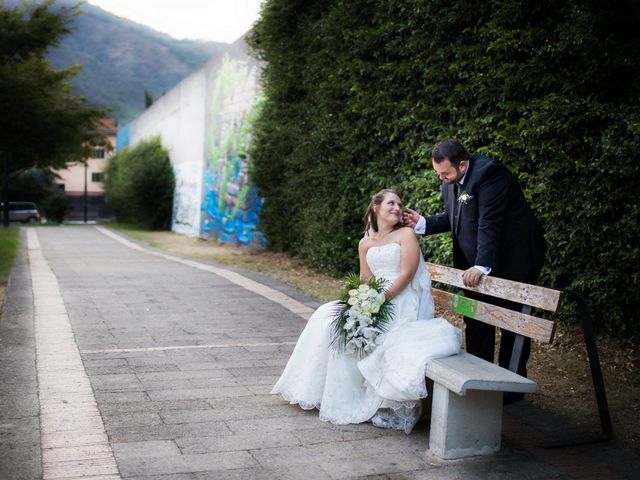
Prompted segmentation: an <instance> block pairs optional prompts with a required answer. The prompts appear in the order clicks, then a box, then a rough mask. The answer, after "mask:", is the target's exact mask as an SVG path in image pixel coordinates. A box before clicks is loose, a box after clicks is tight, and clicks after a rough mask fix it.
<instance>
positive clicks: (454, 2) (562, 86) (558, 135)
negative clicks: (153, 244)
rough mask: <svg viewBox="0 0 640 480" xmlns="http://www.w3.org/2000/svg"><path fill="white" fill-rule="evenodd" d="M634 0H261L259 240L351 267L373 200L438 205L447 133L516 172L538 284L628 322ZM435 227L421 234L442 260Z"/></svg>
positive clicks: (622, 326) (605, 318)
mask: <svg viewBox="0 0 640 480" xmlns="http://www.w3.org/2000/svg"><path fill="white" fill-rule="evenodd" d="M638 24H640V8H639V7H636V6H635V3H633V2H630V1H624V0H611V1H606V2H604V1H599V0H592V1H587V0H540V1H533V0H519V1H518V0H506V1H499V0H494V1H487V0H477V1H472V0H446V1H445V0H404V1H403V0H350V1H345V0H268V1H266V3H265V4H264V6H263V10H262V18H261V20H260V21H259V22H258V23H257V25H256V26H255V28H254V32H253V34H252V36H251V37H250V39H249V42H250V44H251V46H252V48H253V51H254V53H255V55H257V56H258V57H259V58H260V59H261V60H264V61H265V68H264V73H263V85H264V89H265V93H266V97H267V101H266V103H265V105H264V107H263V109H262V112H261V114H260V117H259V119H258V121H257V122H256V128H255V132H254V141H253V152H252V158H253V165H252V178H253V181H254V182H255V183H256V185H257V186H258V187H259V189H260V191H261V193H262V196H263V198H264V200H265V201H264V206H263V212H262V221H263V228H264V230H265V231H266V234H267V236H268V238H269V240H270V241H271V245H272V246H273V248H275V249H277V250H285V251H289V252H291V253H294V254H297V255H300V256H302V257H304V258H306V259H308V260H310V261H311V262H313V263H315V264H316V265H318V266H324V267H329V268H332V269H335V270H337V271H348V270H353V269H355V268H357V259H356V252H357V250H356V245H357V242H358V239H359V238H360V236H361V228H362V227H361V221H360V218H361V216H362V213H363V211H364V208H365V206H366V204H367V203H368V200H369V197H370V195H371V194H372V193H374V192H375V191H377V190H378V189H380V188H383V187H395V188H398V189H399V190H400V191H401V193H402V194H403V197H404V200H405V203H406V204H408V205H410V206H413V207H414V208H416V209H417V210H419V211H421V212H424V213H435V212H437V211H440V210H441V208H442V201H441V196H440V192H439V185H438V182H437V179H436V177H435V174H434V173H433V172H432V169H431V161H430V150H431V148H432V146H433V145H434V144H435V143H436V142H437V141H438V140H441V139H443V138H447V137H455V138H457V139H459V140H461V141H462V142H463V143H464V144H465V145H466V146H467V147H468V149H470V150H472V151H476V152H481V153H484V154H488V155H491V156H494V157H496V158H499V159H500V160H502V161H503V162H504V163H505V164H506V165H507V166H509V167H510V168H511V170H512V171H514V172H516V173H517V174H518V175H519V177H520V180H521V183H522V185H523V187H524V189H525V192H526V195H527V196H528V198H529V199H530V201H531V203H532V205H533V206H534V208H535V210H536V211H537V213H538V216H539V217H540V218H541V220H542V222H543V224H544V227H545V236H546V239H547V242H548V244H549V247H550V248H549V253H548V256H547V261H546V266H545V269H544V272H543V277H542V279H541V283H543V284H546V285H548V286H553V287H557V288H564V289H571V290H576V291H579V292H582V293H584V294H585V295H586V296H587V298H588V300H589V303H590V305H591V306H592V308H593V310H594V312H595V314H596V318H597V320H598V322H599V325H601V326H604V327H606V328H608V329H609V330H611V331H617V332H623V333H624V332H627V331H630V330H631V331H634V332H638V331H640V328H639V327H638V325H637V323H638V322H637V320H638V317H639V316H638V313H637V311H638V307H639V302H638V297H639V295H638V293H637V292H638V287H639V286H640V285H639V284H640V281H639V273H638V272H639V271H640V262H639V261H638V258H639V248H638V242H637V236H638V233H637V232H638V227H639V225H638V217H639V215H638V214H639V213H640V208H639V206H638V205H639V204H640V202H639V201H638V199H637V193H636V192H637V188H636V179H637V178H640V175H639V173H640V172H639V168H640V167H639V158H638V155H637V152H638V151H639V150H640V108H639V106H640V55H638V52H640V29H638V28H637V25H638ZM449 242H450V239H449V238H448V235H438V236H434V237H431V238H428V239H425V240H424V244H423V247H424V252H425V254H426V256H427V257H428V258H429V259H430V260H432V261H436V262H448V261H449V255H450V247H449Z"/></svg>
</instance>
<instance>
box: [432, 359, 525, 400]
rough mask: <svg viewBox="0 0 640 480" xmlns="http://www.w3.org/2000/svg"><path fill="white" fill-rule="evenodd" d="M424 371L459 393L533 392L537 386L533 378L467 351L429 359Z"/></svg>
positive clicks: (434, 379) (436, 380)
mask: <svg viewBox="0 0 640 480" xmlns="http://www.w3.org/2000/svg"><path fill="white" fill-rule="evenodd" d="M425 372H426V376H427V377H429V378H430V379H432V380H433V381H435V382H438V383H440V384H441V385H443V386H445V387H446V388H447V389H448V390H451V391H452V392H455V393H457V394H458V395H465V394H466V392H467V390H490V391H500V392H522V393H534V392H535V391H536V389H537V386H536V383H535V382H534V381H532V380H529V379H528V378H525V377H521V376H520V375H518V374H516V373H513V372H511V371H509V370H506V369H504V368H502V367H500V366H498V365H495V364H493V363H490V362H487V361H486V360H483V359H481V358H478V357H476V356H475V355H471V354H470V353H467V352H461V353H459V354H457V355H452V356H450V357H445V358H438V359H434V360H430V361H429V362H428V363H427V368H426V370H425Z"/></svg>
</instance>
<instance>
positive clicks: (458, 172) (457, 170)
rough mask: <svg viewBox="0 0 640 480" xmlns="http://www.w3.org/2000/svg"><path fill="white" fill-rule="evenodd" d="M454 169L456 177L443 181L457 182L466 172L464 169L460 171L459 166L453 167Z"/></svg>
mask: <svg viewBox="0 0 640 480" xmlns="http://www.w3.org/2000/svg"><path fill="white" fill-rule="evenodd" d="M453 168H455V170H456V178H454V179H453V180H444V183H448V184H451V183H459V182H460V180H462V177H464V174H465V173H466V170H465V171H464V172H462V171H460V167H453Z"/></svg>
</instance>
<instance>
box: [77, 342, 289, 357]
mask: <svg viewBox="0 0 640 480" xmlns="http://www.w3.org/2000/svg"><path fill="white" fill-rule="evenodd" d="M295 344H296V342H269V343H217V344H211V345H174V346H167V347H146V348H144V347H141V348H109V349H105V350H81V351H80V353H82V354H83V355H84V354H88V353H132V352H157V351H162V350H192V349H197V348H233V347H279V346H282V345H295Z"/></svg>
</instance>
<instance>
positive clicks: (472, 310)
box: [451, 295, 478, 318]
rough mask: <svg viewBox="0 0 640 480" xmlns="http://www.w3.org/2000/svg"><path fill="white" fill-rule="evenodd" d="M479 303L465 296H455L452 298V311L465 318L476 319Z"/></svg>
mask: <svg viewBox="0 0 640 480" xmlns="http://www.w3.org/2000/svg"><path fill="white" fill-rule="evenodd" d="M477 308H478V301H477V300H473V299H471V298H466V297H465V296H463V295H454V296H453V297H451V310H453V311H454V312H456V313H459V314H460V315H464V316H465V317H470V318H475V316H476V310H477Z"/></svg>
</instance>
